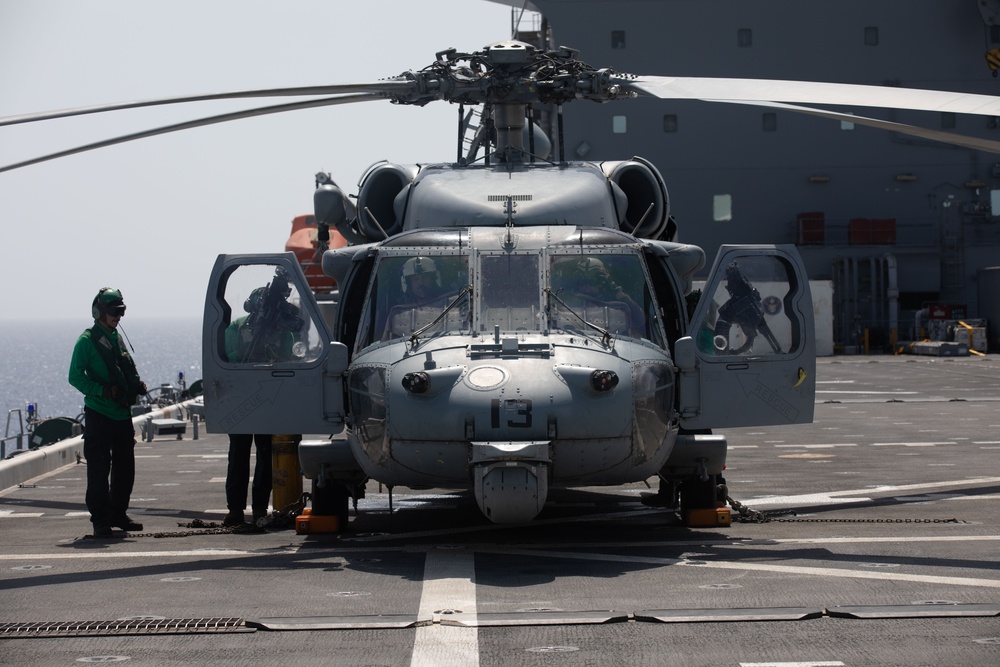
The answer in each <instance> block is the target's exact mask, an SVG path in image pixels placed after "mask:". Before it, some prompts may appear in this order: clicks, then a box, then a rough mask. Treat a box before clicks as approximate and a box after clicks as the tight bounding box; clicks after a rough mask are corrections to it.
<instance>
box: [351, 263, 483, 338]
mask: <svg viewBox="0 0 1000 667" xmlns="http://www.w3.org/2000/svg"><path fill="white" fill-rule="evenodd" d="M468 285H469V264H468V258H467V257H465V256H457V255H391V256H384V257H382V258H380V262H379V265H378V269H377V270H376V273H375V277H374V279H373V281H372V285H371V288H370V292H369V295H368V298H369V302H368V307H367V309H366V312H367V316H366V317H365V321H364V323H363V325H362V328H361V331H360V332H359V333H360V335H359V340H360V341H361V347H364V346H367V345H370V344H372V343H376V342H379V341H388V340H395V339H397V338H407V337H410V336H412V335H413V333H414V332H417V331H421V330H423V331H421V333H422V335H425V336H431V335H434V334H437V333H443V332H466V333H468V332H469V328H470V326H471V308H470V302H469V290H465V288H467V287H468ZM463 290H465V291H464V293H463ZM459 295H461V298H460V299H459V302H458V303H453V302H455V300H456V297H459ZM449 306H450V308H449ZM445 310H447V311H448V312H447V313H445ZM442 314H443V316H442Z"/></svg>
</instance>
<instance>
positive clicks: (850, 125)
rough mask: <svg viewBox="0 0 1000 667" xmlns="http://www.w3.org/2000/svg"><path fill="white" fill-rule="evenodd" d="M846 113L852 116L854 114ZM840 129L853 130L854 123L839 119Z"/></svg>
mask: <svg viewBox="0 0 1000 667" xmlns="http://www.w3.org/2000/svg"><path fill="white" fill-rule="evenodd" d="M848 115H849V116H853V115H854V114H850V113H849V114H848ZM840 129H841V130H853V129H854V123H852V122H851V121H849V120H842V121H840Z"/></svg>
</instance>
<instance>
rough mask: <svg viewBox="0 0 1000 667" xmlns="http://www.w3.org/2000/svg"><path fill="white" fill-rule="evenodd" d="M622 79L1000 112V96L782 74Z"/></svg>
mask: <svg viewBox="0 0 1000 667" xmlns="http://www.w3.org/2000/svg"><path fill="white" fill-rule="evenodd" d="M621 85H622V86H623V87H625V88H628V89H630V90H633V91H635V92H637V93H640V94H645V95H651V96H652V97H659V98H661V99H677V100H690V99H695V100H731V101H734V102H787V103H792V104H834V105H841V106H862V107H881V108H885V109H912V110H916V111H939V112H948V113H968V114H977V115H980V116H1000V97H994V96H992V95H977V94H974V93H955V92H948V91H941V90H921V89H917V88H895V87H892V86H864V85H856V84H846V83H820V82H815V81H783V80H777V79H716V78H698V77H672V76H645V75H641V76H639V77H638V78H637V79H636V80H631V81H629V80H622V81H621Z"/></svg>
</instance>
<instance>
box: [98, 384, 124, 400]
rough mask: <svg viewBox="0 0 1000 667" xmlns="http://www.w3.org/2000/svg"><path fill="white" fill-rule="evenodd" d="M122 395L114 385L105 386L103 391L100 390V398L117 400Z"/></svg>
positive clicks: (119, 389)
mask: <svg viewBox="0 0 1000 667" xmlns="http://www.w3.org/2000/svg"><path fill="white" fill-rule="evenodd" d="M121 395H122V390H121V388H119V387H118V385H115V384H109V385H105V386H104V389H102V390H101V398H111V399H114V400H118V397H119V396H121Z"/></svg>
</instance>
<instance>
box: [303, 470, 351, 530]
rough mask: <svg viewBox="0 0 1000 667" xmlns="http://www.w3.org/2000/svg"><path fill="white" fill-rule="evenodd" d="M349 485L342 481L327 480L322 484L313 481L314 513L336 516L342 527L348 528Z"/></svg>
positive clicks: (342, 528)
mask: <svg viewBox="0 0 1000 667" xmlns="http://www.w3.org/2000/svg"><path fill="white" fill-rule="evenodd" d="M350 497H351V496H350V494H349V493H348V492H347V486H345V485H344V484H343V483H342V482H334V481H332V480H331V481H327V482H326V484H325V485H324V486H320V485H319V484H318V482H317V480H315V479H314V480H313V482H312V513H313V514H314V515H318V516H335V517H337V521H338V522H339V524H340V529H341V530H344V529H345V528H347V501H348V500H349V499H350Z"/></svg>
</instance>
